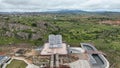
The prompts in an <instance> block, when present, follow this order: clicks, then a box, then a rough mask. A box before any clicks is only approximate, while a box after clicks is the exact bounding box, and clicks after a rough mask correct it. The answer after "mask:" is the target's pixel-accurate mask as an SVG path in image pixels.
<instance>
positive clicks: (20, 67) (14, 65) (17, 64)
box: [6, 59, 27, 68]
mask: <svg viewBox="0 0 120 68" xmlns="http://www.w3.org/2000/svg"><path fill="white" fill-rule="evenodd" d="M26 66H27V64H26V63H25V62H24V61H21V60H16V59H13V60H12V62H11V63H10V64H8V65H7V67H6V68H26Z"/></svg>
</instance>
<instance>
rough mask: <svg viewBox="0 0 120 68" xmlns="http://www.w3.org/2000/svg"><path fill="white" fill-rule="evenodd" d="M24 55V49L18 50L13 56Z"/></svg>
mask: <svg viewBox="0 0 120 68" xmlns="http://www.w3.org/2000/svg"><path fill="white" fill-rule="evenodd" d="M24 53H25V50H24V49H19V50H18V51H17V52H16V53H15V56H22V55H23V54H24Z"/></svg>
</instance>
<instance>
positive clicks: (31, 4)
mask: <svg viewBox="0 0 120 68" xmlns="http://www.w3.org/2000/svg"><path fill="white" fill-rule="evenodd" d="M48 9H53V10H58V9H79V10H100V9H104V10H120V1H119V0H0V11H44V10H48Z"/></svg>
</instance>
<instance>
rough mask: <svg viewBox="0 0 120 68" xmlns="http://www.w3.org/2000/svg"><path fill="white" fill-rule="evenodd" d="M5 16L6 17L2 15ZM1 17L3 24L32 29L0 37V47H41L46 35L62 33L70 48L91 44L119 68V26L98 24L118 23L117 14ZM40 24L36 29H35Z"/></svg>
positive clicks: (2, 31)
mask: <svg viewBox="0 0 120 68" xmlns="http://www.w3.org/2000/svg"><path fill="white" fill-rule="evenodd" d="M5 17H6V16H5ZM7 17H8V18H7V19H6V18H5V19H3V18H0V20H1V21H2V22H6V23H16V24H22V25H26V26H30V27H31V28H35V30H36V31H32V30H31V29H26V30H16V31H13V32H14V33H15V36H13V37H6V36H1V37H0V44H1V45H3V44H10V43H31V44H32V45H43V43H44V42H46V41H47V40H48V35H49V34H61V35H62V36H63V41H65V42H66V43H67V44H70V45H71V46H80V42H81V43H83V42H86V43H92V44H94V45H95V46H96V47H97V49H99V50H101V51H102V52H104V53H106V56H107V59H108V60H109V61H110V65H111V66H112V67H111V68H113V67H114V68H120V65H119V64H120V26H119V24H118V25H109V24H101V23H100V22H102V21H107V20H109V21H117V20H120V13H118V14H117V13H110V14H108V13H107V14H94V13H92V14H40V15H39V14H38V15H23V16H20V15H16V16H10V15H9V16H7ZM38 24H39V26H38ZM5 31H9V29H7V28H2V29H0V32H1V33H5ZM17 32H25V33H28V34H29V35H28V36H29V39H23V38H21V37H19V36H16V34H17ZM37 32H40V34H39V35H40V36H41V37H40V38H38V39H36V40H31V39H30V38H31V36H32V34H35V33H37Z"/></svg>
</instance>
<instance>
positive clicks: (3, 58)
mask: <svg viewBox="0 0 120 68" xmlns="http://www.w3.org/2000/svg"><path fill="white" fill-rule="evenodd" d="M10 59H11V58H10V57H8V56H0V66H1V67H2V66H3V64H5V63H6V62H8V61H9V60H10ZM1 67H0V68H1Z"/></svg>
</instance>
